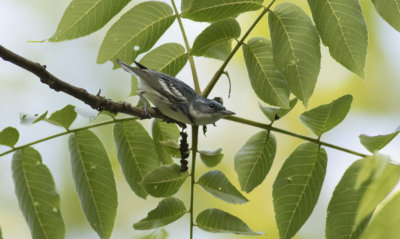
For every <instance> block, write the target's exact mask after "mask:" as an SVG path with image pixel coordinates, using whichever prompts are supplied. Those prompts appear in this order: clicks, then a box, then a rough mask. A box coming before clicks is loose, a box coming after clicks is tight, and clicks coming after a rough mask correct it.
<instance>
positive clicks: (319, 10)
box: [308, 0, 387, 78]
mask: <svg viewBox="0 0 400 239" xmlns="http://www.w3.org/2000/svg"><path fill="white" fill-rule="evenodd" d="M384 1H387V0H384ZM308 4H309V5H310V9H311V13H312V16H313V19H314V22H315V25H316V27H317V29H318V32H319V35H320V36H321V39H322V42H323V43H324V45H326V46H327V47H329V52H330V54H331V56H332V57H333V58H334V59H335V60H336V61H338V62H339V63H340V64H342V65H343V66H344V67H346V68H347V69H349V70H350V71H352V72H354V73H356V74H357V75H359V76H360V77H362V78H364V74H365V72H364V68H365V59H366V56H367V47H368V32H367V25H366V24H365V20H364V16H363V13H362V11H361V7H360V3H359V1H358V0H308Z"/></svg>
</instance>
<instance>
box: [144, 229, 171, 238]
mask: <svg viewBox="0 0 400 239" xmlns="http://www.w3.org/2000/svg"><path fill="white" fill-rule="evenodd" d="M168 237H169V234H168V232H167V231H166V230H165V229H161V230H156V231H153V232H152V233H150V234H148V235H146V236H143V237H139V239H167V238H168Z"/></svg>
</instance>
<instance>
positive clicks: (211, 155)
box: [198, 148, 224, 168]
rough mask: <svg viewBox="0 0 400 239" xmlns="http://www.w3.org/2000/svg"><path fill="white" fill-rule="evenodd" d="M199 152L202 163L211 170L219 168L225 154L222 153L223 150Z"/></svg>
mask: <svg viewBox="0 0 400 239" xmlns="http://www.w3.org/2000/svg"><path fill="white" fill-rule="evenodd" d="M198 152H199V153H200V159H201V161H203V163H204V164H205V165H206V166H207V167H209V168H212V167H214V166H217V164H219V163H220V162H221V160H222V158H223V157H224V154H222V153H221V152H222V149H221V148H218V149H216V150H199V151H198Z"/></svg>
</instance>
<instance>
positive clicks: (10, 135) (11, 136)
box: [0, 127, 19, 148]
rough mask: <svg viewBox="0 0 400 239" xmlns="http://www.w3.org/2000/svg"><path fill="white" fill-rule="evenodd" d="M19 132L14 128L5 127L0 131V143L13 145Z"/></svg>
mask: <svg viewBox="0 0 400 239" xmlns="http://www.w3.org/2000/svg"><path fill="white" fill-rule="evenodd" d="M18 139H19V133H18V130H17V129H16V128H13V127H7V128H5V129H3V130H2V131H1V132H0V145H5V146H8V147H12V148H13V147H14V145H15V144H16V143H17V142H18Z"/></svg>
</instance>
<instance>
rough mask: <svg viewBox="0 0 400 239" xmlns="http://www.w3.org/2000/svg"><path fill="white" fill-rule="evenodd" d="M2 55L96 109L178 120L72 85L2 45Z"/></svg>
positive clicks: (142, 117)
mask: <svg viewBox="0 0 400 239" xmlns="http://www.w3.org/2000/svg"><path fill="white" fill-rule="evenodd" d="M0 57H1V58H3V60H5V61H9V62H11V63H13V64H15V65H17V66H19V67H21V68H23V69H25V70H27V71H30V72H32V73H33V74H35V75H36V76H37V77H39V78H40V81H41V82H42V83H44V84H46V85H48V86H49V87H50V88H51V89H53V90H55V91H62V92H64V93H66V94H68V95H71V96H73V97H75V98H77V99H79V100H81V101H83V102H84V103H86V104H88V105H89V106H90V107H92V108H93V109H95V110H98V111H102V110H106V111H109V112H111V113H125V114H128V115H132V116H136V117H139V118H141V119H145V118H160V119H164V120H167V121H168V122H175V123H178V122H176V121H175V120H172V119H170V118H169V117H167V116H165V115H163V114H162V113H161V112H160V111H159V110H158V109H157V108H154V107H152V108H150V109H149V113H150V117H149V116H148V115H146V112H145V109H144V108H143V107H134V106H132V105H131V104H129V103H127V102H115V101H112V100H110V99H106V98H105V97H104V96H100V92H99V93H98V94H97V95H94V94H90V93H88V92H87V91H86V90H85V89H83V88H79V87H76V86H74V85H71V84H69V83H67V82H65V81H62V80H60V79H58V78H57V77H55V76H54V75H52V74H51V73H50V72H48V71H47V70H46V66H45V65H41V64H39V63H36V62H33V61H30V60H28V59H26V58H24V57H22V56H20V55H18V54H16V53H14V52H12V51H10V50H8V49H6V48H5V47H3V46H2V45H0Z"/></svg>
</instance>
